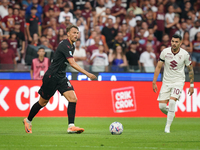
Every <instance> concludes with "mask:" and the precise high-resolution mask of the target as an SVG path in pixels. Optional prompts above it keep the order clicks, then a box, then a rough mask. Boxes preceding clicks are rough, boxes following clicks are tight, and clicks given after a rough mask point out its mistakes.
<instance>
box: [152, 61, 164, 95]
mask: <svg viewBox="0 0 200 150" xmlns="http://www.w3.org/2000/svg"><path fill="white" fill-rule="evenodd" d="M163 63H164V62H163V61H158V63H157V66H156V69H155V72H154V77H153V82H152V88H153V91H154V92H155V93H156V92H157V91H158V88H157V85H156V81H157V78H158V75H159V73H160V69H161V68H162V66H163Z"/></svg>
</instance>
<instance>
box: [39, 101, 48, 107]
mask: <svg viewBox="0 0 200 150" xmlns="http://www.w3.org/2000/svg"><path fill="white" fill-rule="evenodd" d="M48 102H49V101H48V100H44V99H40V100H39V104H40V106H42V107H45V106H46V105H47V103H48Z"/></svg>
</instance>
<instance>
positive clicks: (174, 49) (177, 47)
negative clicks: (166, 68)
mask: <svg viewBox="0 0 200 150" xmlns="http://www.w3.org/2000/svg"><path fill="white" fill-rule="evenodd" d="M179 48H180V44H178V45H177V46H176V48H174V46H173V51H174V52H177V51H178V50H179Z"/></svg>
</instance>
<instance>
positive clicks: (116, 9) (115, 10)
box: [111, 5, 126, 23]
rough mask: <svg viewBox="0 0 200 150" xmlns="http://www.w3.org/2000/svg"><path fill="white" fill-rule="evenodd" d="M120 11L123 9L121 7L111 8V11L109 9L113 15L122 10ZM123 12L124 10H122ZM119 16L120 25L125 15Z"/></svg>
mask: <svg viewBox="0 0 200 150" xmlns="http://www.w3.org/2000/svg"><path fill="white" fill-rule="evenodd" d="M122 9H124V7H122V6H116V5H115V6H113V7H112V9H111V14H114V13H117V12H119V11H120V10H122ZM124 10H125V9H124ZM125 11H126V10H125ZM119 16H120V18H121V23H122V21H123V20H124V18H125V15H124V14H120V15H119Z"/></svg>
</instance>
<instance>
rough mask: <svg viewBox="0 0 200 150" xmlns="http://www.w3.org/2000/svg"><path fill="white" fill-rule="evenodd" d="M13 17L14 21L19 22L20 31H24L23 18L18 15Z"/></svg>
mask: <svg viewBox="0 0 200 150" xmlns="http://www.w3.org/2000/svg"><path fill="white" fill-rule="evenodd" d="M14 18H15V22H19V23H20V31H21V32H23V33H24V32H25V18H24V17H23V18H22V17H20V16H14Z"/></svg>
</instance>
